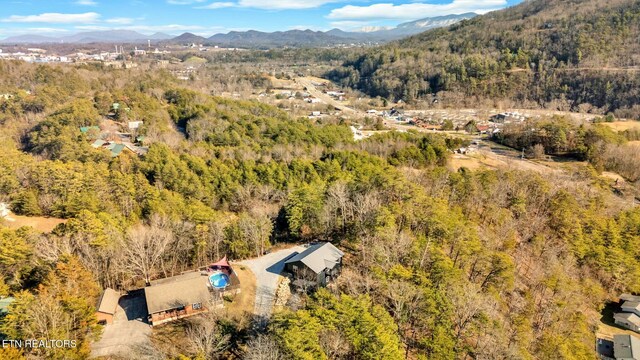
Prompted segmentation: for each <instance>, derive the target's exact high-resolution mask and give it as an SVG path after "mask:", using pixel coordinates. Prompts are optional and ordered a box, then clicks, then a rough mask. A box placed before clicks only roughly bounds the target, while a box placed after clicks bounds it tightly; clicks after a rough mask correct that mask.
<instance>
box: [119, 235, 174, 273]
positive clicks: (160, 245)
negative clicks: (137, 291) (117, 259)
mask: <svg viewBox="0 0 640 360" xmlns="http://www.w3.org/2000/svg"><path fill="white" fill-rule="evenodd" d="M172 239H173V235H172V234H171V232H169V231H167V230H164V229H162V228H160V227H158V226H157V225H155V224H154V225H151V226H146V225H138V226H136V227H133V228H131V229H130V230H129V231H128V233H127V241H126V242H125V244H124V249H123V251H124V255H125V256H124V257H125V259H124V261H125V265H126V266H127V268H128V269H129V270H130V271H132V272H134V273H135V274H137V275H140V276H142V277H143V278H144V281H145V282H146V283H147V284H149V283H150V282H151V276H152V275H153V273H154V272H155V271H156V268H157V266H158V264H159V263H160V261H161V259H162V256H163V255H164V254H165V252H166V251H167V249H168V247H169V244H170V243H171V241H172Z"/></svg>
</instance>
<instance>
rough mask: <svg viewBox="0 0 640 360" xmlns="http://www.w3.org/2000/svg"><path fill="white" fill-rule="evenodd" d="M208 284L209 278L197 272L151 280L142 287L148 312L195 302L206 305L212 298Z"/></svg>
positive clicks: (165, 309)
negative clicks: (147, 284) (149, 284)
mask: <svg viewBox="0 0 640 360" xmlns="http://www.w3.org/2000/svg"><path fill="white" fill-rule="evenodd" d="M208 284H209V278H208V277H207V276H206V274H204V275H203V274H201V273H199V272H191V273H187V274H183V275H178V276H174V277H170V278H166V279H161V280H157V281H152V282H151V286H147V287H146V288H144V294H145V297H146V298H147V309H148V310H149V314H155V313H158V312H161V311H167V310H171V309H175V308H179V307H181V306H187V305H191V304H197V303H201V304H203V306H207V304H208V303H209V301H210V300H211V299H212V297H211V294H210V293H209V287H208Z"/></svg>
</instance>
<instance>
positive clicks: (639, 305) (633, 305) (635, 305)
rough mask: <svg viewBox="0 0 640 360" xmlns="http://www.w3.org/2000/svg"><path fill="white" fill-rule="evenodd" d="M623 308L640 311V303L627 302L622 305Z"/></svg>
mask: <svg viewBox="0 0 640 360" xmlns="http://www.w3.org/2000/svg"><path fill="white" fill-rule="evenodd" d="M622 307H623V308H627V309H635V310H640V301H625V302H624V303H622Z"/></svg>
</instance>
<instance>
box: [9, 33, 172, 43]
mask: <svg viewBox="0 0 640 360" xmlns="http://www.w3.org/2000/svg"><path fill="white" fill-rule="evenodd" d="M171 38H173V37H172V36H171V35H168V34H163V33H155V34H153V35H144V34H141V33H139V32H136V31H131V30H108V31H89V32H81V33H77V34H74V35H68V36H62V37H51V36H42V35H32V34H24V35H18V36H12V37H8V38H6V39H4V40H0V42H1V43H3V44H44V43H78V44H88V43H138V42H139V43H143V42H146V41H148V40H151V41H154V42H157V41H161V40H169V39H171Z"/></svg>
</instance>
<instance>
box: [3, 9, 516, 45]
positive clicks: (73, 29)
mask: <svg viewBox="0 0 640 360" xmlns="http://www.w3.org/2000/svg"><path fill="white" fill-rule="evenodd" d="M520 1H521V0H0V38H4V37H8V36H12V35H17V34H23V33H31V34H40V35H48V36H54V35H67V34H73V33H77V32H82V31H93V30H108V29H128V30H135V31H139V32H142V33H145V34H150V33H155V32H164V33H168V34H175V35H178V34H181V33H183V32H185V31H189V32H193V33H196V34H199V35H207V36H210V35H213V34H216V33H221V32H228V31H231V30H249V29H254V30H260V31H277V30H291V29H313V30H329V29H331V28H335V27H337V28H340V29H343V30H359V29H362V28H364V27H377V26H394V25H396V24H398V23H402V22H406V21H411V20H417V19H421V18H425V17H431V16H439V15H447V14H460V13H464V12H471V11H474V12H478V13H484V12H487V11H490V10H494V9H500V8H504V7H506V6H510V5H514V4H517V3H518V2H520Z"/></svg>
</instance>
